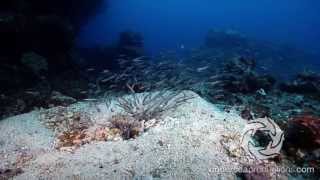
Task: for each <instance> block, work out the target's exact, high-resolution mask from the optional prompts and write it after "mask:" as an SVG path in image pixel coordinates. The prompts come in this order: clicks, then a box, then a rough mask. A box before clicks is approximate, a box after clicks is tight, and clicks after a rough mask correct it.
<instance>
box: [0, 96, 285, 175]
mask: <svg viewBox="0 0 320 180" xmlns="http://www.w3.org/2000/svg"><path fill="white" fill-rule="evenodd" d="M188 93H193V92H188ZM195 96H196V98H194V99H191V100H189V102H188V103H186V104H184V105H182V106H180V107H179V108H178V109H177V110H176V111H174V112H168V113H167V114H165V116H164V118H163V120H162V121H161V122H160V123H158V124H157V125H156V126H155V127H152V128H151V129H149V130H148V131H147V132H145V133H143V134H142V135H141V136H139V137H137V138H136V139H131V140H118V141H106V142H92V143H90V144H86V145H83V146H81V147H80V148H78V149H77V150H75V151H74V152H73V153H70V152H65V151H59V150H57V149H55V148H54V140H55V137H54V133H53V132H52V131H51V130H50V129H47V128H46V127H45V126H44V125H43V124H42V123H41V122H40V117H41V116H39V114H40V111H33V112H30V113H27V114H23V115H19V116H15V117H11V118H7V119H5V120H1V121H0V147H1V148H0V168H5V167H8V166H9V167H10V165H11V164H12V163H15V166H17V167H21V168H22V170H23V173H22V174H20V175H17V176H15V177H14V178H13V179H17V180H24V179H28V180H32V179H236V174H235V172H234V171H233V172H216V168H223V167H226V168H238V167H241V166H242V165H241V164H242V163H244V162H245V163H249V162H246V161H248V158H247V157H241V155H240V154H241V153H238V155H239V156H238V155H237V151H236V150H235V152H234V154H233V155H230V152H229V153H228V150H226V149H228V148H231V149H237V148H238V146H239V140H240V139H239V138H238V137H239V134H240V133H241V130H242V128H243V127H244V125H245V123H246V120H244V119H242V118H241V117H240V116H239V115H238V112H236V111H234V110H232V109H231V111H230V112H225V111H221V110H220V109H219V108H218V107H217V105H214V104H211V103H208V102H207V101H205V100H204V99H202V98H201V97H199V96H198V95H195ZM97 107H99V109H100V111H99V112H98V111H96V108H97ZM70 108H73V109H80V110H82V111H87V112H88V113H90V114H91V118H92V119H93V121H94V122H95V123H103V122H104V121H106V120H107V119H108V117H110V116H112V114H115V113H117V111H114V112H111V111H110V109H108V108H106V106H105V104H104V103H102V102H101V103H97V104H95V105H92V103H91V102H79V103H77V104H73V105H71V106H70ZM111 109H112V108H111ZM226 137H232V138H230V143H229V144H228V145H225V144H224V143H221V140H222V139H223V138H226ZM226 147H227V148H226ZM231 151H232V150H231ZM273 178H274V179H287V177H286V176H284V175H281V177H279V176H273Z"/></svg>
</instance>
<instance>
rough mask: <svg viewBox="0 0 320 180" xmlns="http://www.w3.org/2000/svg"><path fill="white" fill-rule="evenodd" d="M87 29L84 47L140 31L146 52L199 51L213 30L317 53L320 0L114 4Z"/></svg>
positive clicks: (135, 0)
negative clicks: (237, 32) (122, 33)
mask: <svg viewBox="0 0 320 180" xmlns="http://www.w3.org/2000/svg"><path fill="white" fill-rule="evenodd" d="M102 9H103V10H102V11H101V12H100V13H99V14H97V15H96V17H93V18H92V19H91V21H90V22H89V23H88V24H87V25H86V26H84V27H83V30H82V32H81V33H80V36H79V44H80V46H84V47H90V46H92V45H96V44H110V43H111V42H113V41H115V40H116V38H117V37H118V33H119V32H121V31H125V30H133V31H138V32H141V33H142V35H143V37H144V41H145V47H146V49H147V52H149V53H157V52H159V51H161V50H166V49H173V50H174V49H177V48H178V47H180V45H181V44H184V45H185V47H186V48H192V47H198V46H200V45H201V44H202V42H203V40H204V36H205V34H206V33H207V31H208V30H209V29H211V28H219V29H235V30H238V31H240V32H243V33H244V34H245V35H247V36H251V37H253V38H256V39H263V40H268V41H273V42H278V43H287V44H291V45H294V46H296V47H300V48H304V49H306V50H308V51H311V52H317V51H319V50H320V48H319V42H318V41H319V40H320V2H319V1H316V0H278V1H275V0H219V1H218V0H158V1H155V0H111V1H109V2H108V3H106V4H105V5H104V7H102Z"/></svg>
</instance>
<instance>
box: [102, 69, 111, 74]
mask: <svg viewBox="0 0 320 180" xmlns="http://www.w3.org/2000/svg"><path fill="white" fill-rule="evenodd" d="M109 72H110V71H109V70H108V69H105V70H103V71H102V72H101V73H102V74H108V73H109Z"/></svg>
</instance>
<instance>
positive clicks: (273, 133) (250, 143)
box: [241, 118, 284, 160]
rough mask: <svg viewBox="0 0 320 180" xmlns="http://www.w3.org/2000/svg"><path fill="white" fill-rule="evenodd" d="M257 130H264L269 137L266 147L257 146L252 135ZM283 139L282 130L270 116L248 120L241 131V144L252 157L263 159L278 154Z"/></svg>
mask: <svg viewBox="0 0 320 180" xmlns="http://www.w3.org/2000/svg"><path fill="white" fill-rule="evenodd" d="M257 131H261V132H264V133H265V134H266V135H268V136H269V137H270V139H271V140H270V141H269V143H268V145H267V146H266V147H261V146H257V145H255V143H254V140H253V137H254V136H255V134H256V133H257ZM283 140H284V135H283V131H282V130H281V129H280V128H279V126H278V125H277V124H276V123H275V122H274V121H273V120H272V119H270V118H259V119H255V120H253V121H250V122H249V123H248V124H247V125H246V126H245V128H244V131H243V133H242V140H241V146H242V148H243V149H244V150H245V151H246V152H247V153H248V154H249V155H250V156H252V157H254V158H256V159H259V160H265V159H269V158H274V157H276V156H277V155H279V152H280V149H281V147H282V144H283Z"/></svg>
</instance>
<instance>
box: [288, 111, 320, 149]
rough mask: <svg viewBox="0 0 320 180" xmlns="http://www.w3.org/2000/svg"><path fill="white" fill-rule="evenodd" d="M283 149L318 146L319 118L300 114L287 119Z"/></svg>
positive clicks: (319, 140)
mask: <svg viewBox="0 0 320 180" xmlns="http://www.w3.org/2000/svg"><path fill="white" fill-rule="evenodd" d="M285 138H286V141H285V144H284V147H285V149H289V148H294V149H303V150H315V149H318V148H320V118H319V117H316V116H311V115H302V116H297V117H294V118H292V119H291V120H290V121H289V124H288V128H287V130H286V134H285Z"/></svg>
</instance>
